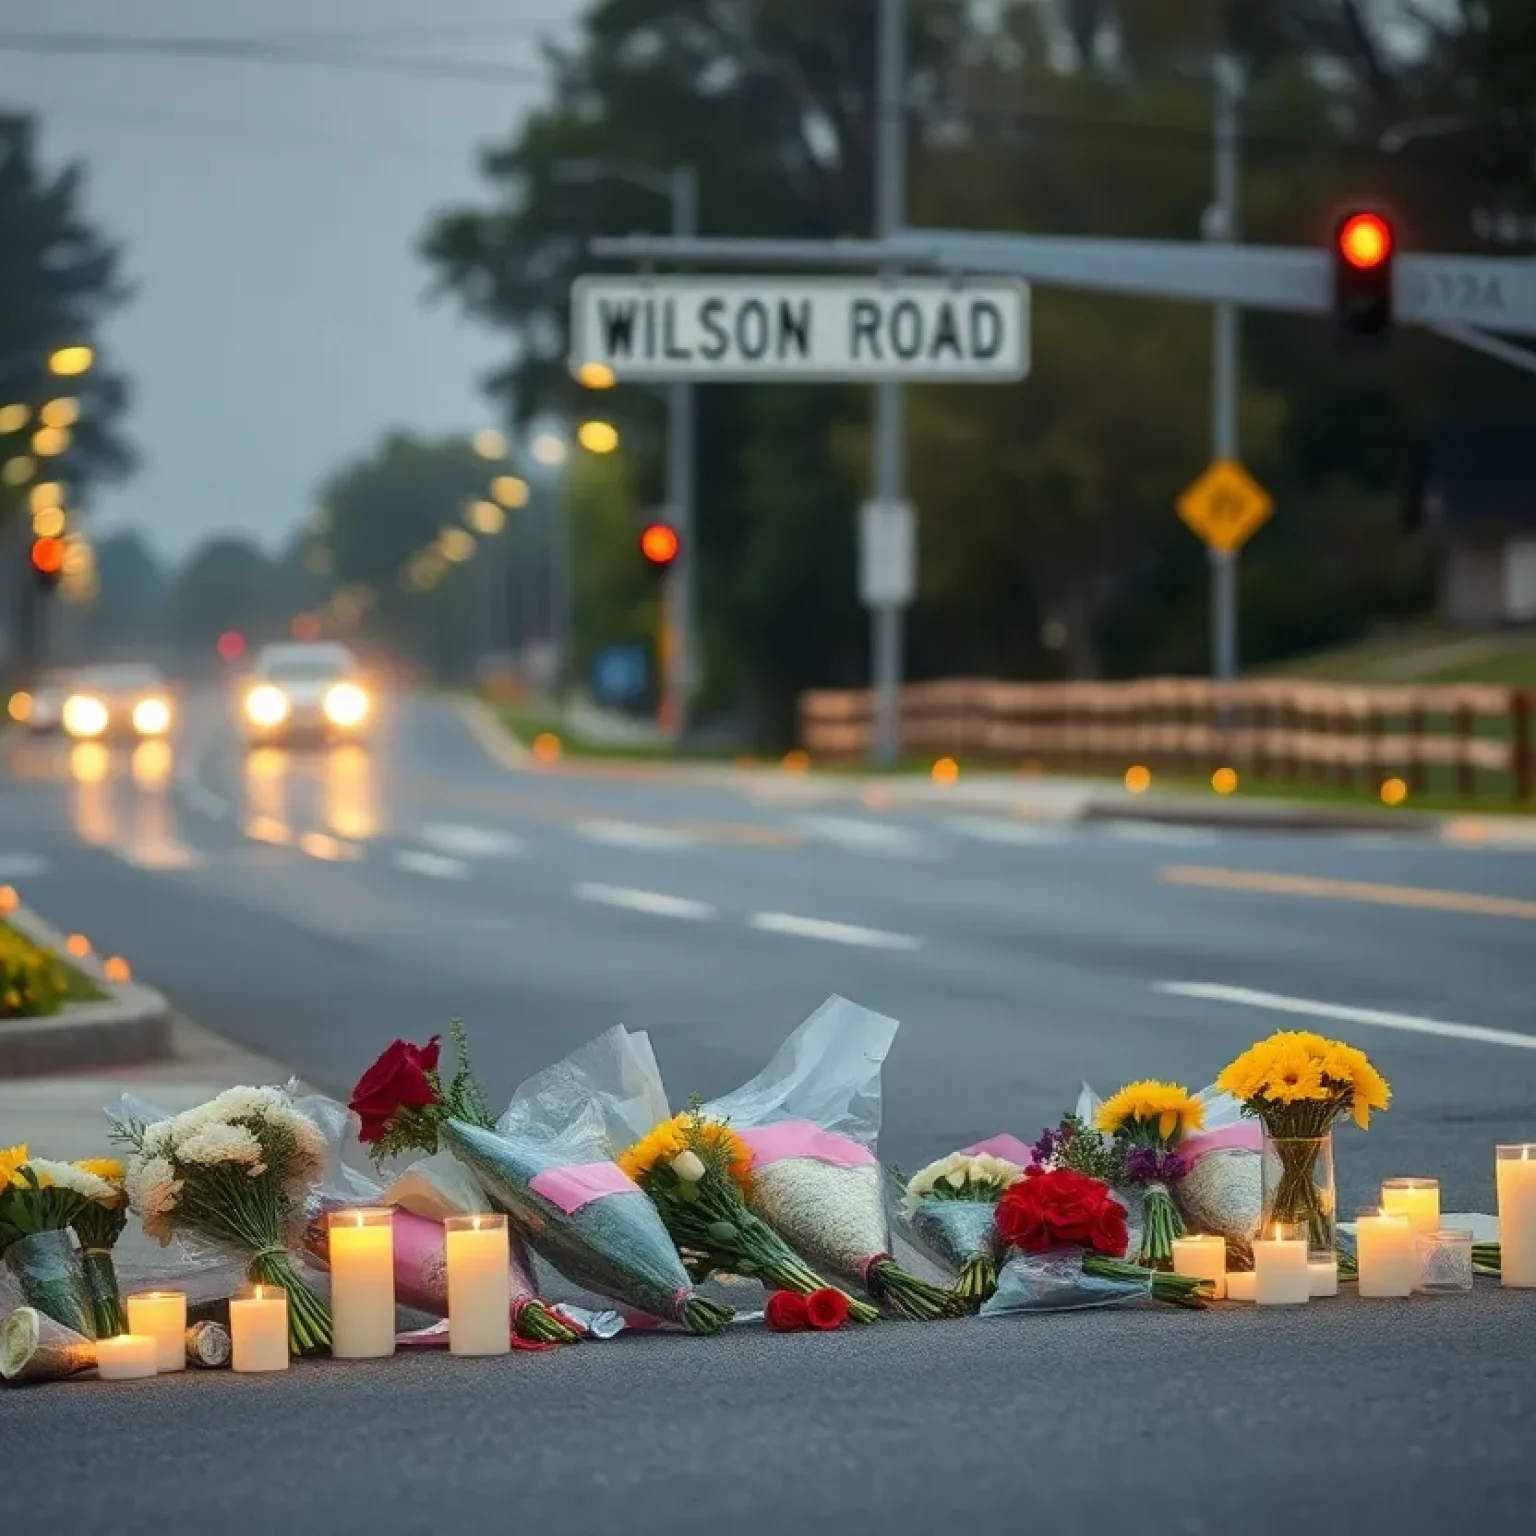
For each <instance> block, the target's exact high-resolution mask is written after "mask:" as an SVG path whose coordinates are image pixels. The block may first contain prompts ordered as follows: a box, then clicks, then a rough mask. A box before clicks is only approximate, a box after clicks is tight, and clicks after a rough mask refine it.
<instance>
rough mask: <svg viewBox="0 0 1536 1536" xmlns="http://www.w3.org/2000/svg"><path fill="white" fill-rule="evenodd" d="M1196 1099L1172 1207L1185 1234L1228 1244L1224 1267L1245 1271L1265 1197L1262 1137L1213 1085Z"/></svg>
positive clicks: (1181, 1149)
mask: <svg viewBox="0 0 1536 1536" xmlns="http://www.w3.org/2000/svg"><path fill="white" fill-rule="evenodd" d="M1196 1097H1197V1098H1198V1099H1199V1100H1200V1104H1201V1120H1202V1126H1201V1129H1200V1130H1198V1131H1196V1132H1194V1133H1192V1134H1190V1135H1187V1136H1185V1138H1184V1140H1183V1141H1182V1142H1181V1143H1180V1145H1179V1155H1180V1156H1181V1157H1182V1158H1183V1159H1184V1163H1185V1173H1184V1177H1183V1178H1182V1179H1180V1180H1179V1181H1178V1182H1177V1183H1176V1184H1175V1185H1174V1186H1173V1203H1174V1204H1175V1205H1176V1206H1177V1207H1178V1209H1179V1215H1180V1216H1181V1217H1182V1218H1183V1220H1184V1225H1185V1227H1186V1229H1187V1230H1188V1231H1191V1232H1209V1233H1212V1234H1213V1235H1215V1236H1217V1237H1224V1238H1225V1239H1226V1240H1227V1265H1228V1267H1229V1268H1232V1269H1248V1268H1251V1267H1252V1264H1253V1236H1254V1232H1255V1230H1256V1229H1257V1227H1258V1223H1259V1211H1260V1209H1261V1207H1262V1203H1263V1197H1264V1172H1263V1169H1264V1158H1263V1146H1264V1134H1263V1132H1262V1130H1261V1129H1260V1128H1259V1126H1258V1125H1257V1124H1255V1122H1254V1121H1252V1120H1249V1119H1245V1118H1244V1116H1243V1113H1242V1106H1241V1105H1240V1104H1239V1103H1238V1102H1237V1100H1236V1099H1234V1098H1233V1097H1232V1096H1231V1094H1228V1093H1223V1092H1221V1090H1220V1089H1218V1088H1216V1087H1215V1086H1212V1087H1209V1088H1204V1089H1202V1090H1201V1091H1200V1092H1199V1093H1198V1094H1197V1095H1196Z"/></svg>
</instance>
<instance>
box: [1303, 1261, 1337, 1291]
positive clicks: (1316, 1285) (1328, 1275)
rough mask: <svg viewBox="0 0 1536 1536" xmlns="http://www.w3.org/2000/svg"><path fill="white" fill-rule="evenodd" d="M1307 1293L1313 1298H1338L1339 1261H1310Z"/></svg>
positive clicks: (1308, 1262)
mask: <svg viewBox="0 0 1536 1536" xmlns="http://www.w3.org/2000/svg"><path fill="white" fill-rule="evenodd" d="M1307 1291H1308V1293H1309V1294H1310V1295H1312V1296H1337V1295H1338V1294H1339V1261H1338V1260H1337V1259H1308V1260H1307Z"/></svg>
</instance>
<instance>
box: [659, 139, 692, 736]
mask: <svg viewBox="0 0 1536 1536" xmlns="http://www.w3.org/2000/svg"><path fill="white" fill-rule="evenodd" d="M670 192H671V200H672V233H673V235H674V236H675V237H677V238H679V239H686V238H688V237H689V236H692V235H695V234H697V233H698V228H697V226H698V177H697V175H696V173H695V172H694V169H693V167H692V166H679V167H677V168H676V169H675V170H674V171H673V172H672V174H671V187H670ZM695 404H696V397H695V395H694V387H693V385H692V384H691V383H687V382H680V383H677V384H673V385H670V386H669V388H668V391H667V499H668V501H669V503H670V504H671V512H672V526H673V527H674V528H675V529H676V530H677V538H678V554H677V559H676V560H675V561H674V562H673V566H672V571H671V575H670V580H669V583H668V587H667V605H668V607H669V609H670V610H671V611H670V615H669V622H668V629H669V630H670V639H671V645H670V646H669V647H668V649H667V654H666V658H665V663H666V669H667V678H666V696H667V701H668V706H669V707H668V710H667V720H668V724H669V727H670V729H671V732H672V739H673V741H674V742H681V741H683V740H684V739H685V738H686V737H687V734H688V726H689V717H690V705H691V704H692V702H693V686H694V680H695V678H696V676H697V673H698V664H697V661H696V659H695V653H694V589H695V585H696V583H695V579H694V548H693V534H694V525H695V523H696V521H697V519H696V518H695V516H694V484H695V475H696V471H697V465H696V459H695V455H696V452H697V449H696V440H697V424H696V420H695V414H694V408H695Z"/></svg>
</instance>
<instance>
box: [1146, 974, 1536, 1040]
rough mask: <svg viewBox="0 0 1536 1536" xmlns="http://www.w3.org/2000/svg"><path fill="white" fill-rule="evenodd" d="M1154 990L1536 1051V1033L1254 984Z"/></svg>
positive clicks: (1185, 984)
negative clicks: (1297, 994) (1293, 994)
mask: <svg viewBox="0 0 1536 1536" xmlns="http://www.w3.org/2000/svg"><path fill="white" fill-rule="evenodd" d="M1153 990H1154V991H1156V992H1163V993H1167V994H1168V995H1169V996H1172V997H1193V998H1198V999H1200V1000H1201V1001H1202V1002H1210V1003H1235V1004H1237V1005H1238V1006H1239V1007H1243V1008H1262V1009H1265V1010H1266V1011H1268V1012H1270V1013H1296V1014H1301V1015H1303V1016H1304V1017H1306V1018H1309V1019H1335V1020H1338V1021H1339V1022H1341V1023H1345V1024H1367V1025H1373V1026H1375V1027H1376V1028H1377V1029H1396V1030H1401V1031H1402V1032H1403V1033H1404V1034H1409V1035H1439V1036H1441V1037H1443V1038H1444V1039H1447V1040H1476V1041H1479V1042H1480V1043H1482V1044H1483V1045H1507V1046H1510V1047H1512V1048H1513V1049H1515V1050H1520V1051H1536V1034H1529V1035H1528V1034H1522V1033H1521V1032H1520V1031H1519V1030H1513V1029H1489V1028H1487V1027H1486V1026H1485V1025H1482V1024H1453V1023H1451V1022H1450V1021H1449V1020H1447V1019H1426V1018H1421V1017H1420V1016H1419V1015H1418V1014H1414V1013H1388V1012H1385V1011H1384V1010H1382V1009H1380V1008H1353V1007H1349V1006H1348V1005H1346V1004H1343V1003H1320V1002H1315V1001H1313V1000H1312V999H1311V998H1306V997H1285V996H1283V995H1282V994H1280V993H1278V992H1257V991H1254V990H1253V989H1252V988H1251V987H1227V986H1222V985H1220V984H1219V983H1217V982H1207V981H1160V982H1157V983H1155V985H1154V987H1153Z"/></svg>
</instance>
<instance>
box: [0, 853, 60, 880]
mask: <svg viewBox="0 0 1536 1536" xmlns="http://www.w3.org/2000/svg"><path fill="white" fill-rule="evenodd" d="M50 867H51V866H50V865H49V862H48V860H47V859H39V858H37V857H35V856H34V855H33V854H30V853H0V880H30V879H31V878H32V876H33V875H41V874H46V873H47V871H48V870H49V868H50Z"/></svg>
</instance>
